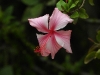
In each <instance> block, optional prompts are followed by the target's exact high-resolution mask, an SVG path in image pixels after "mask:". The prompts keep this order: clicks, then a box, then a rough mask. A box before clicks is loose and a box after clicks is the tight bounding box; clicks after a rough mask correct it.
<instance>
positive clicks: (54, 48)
mask: <svg viewBox="0 0 100 75" xmlns="http://www.w3.org/2000/svg"><path fill="white" fill-rule="evenodd" d="M37 37H38V40H39V44H40V47H41V46H43V45H45V46H44V47H42V48H41V49H42V50H41V54H42V56H48V55H49V53H51V57H52V59H54V57H55V54H56V53H57V52H58V50H59V49H60V48H61V46H60V45H59V44H58V43H57V42H56V39H55V37H54V36H53V35H52V36H50V35H49V34H46V35H37Z"/></svg>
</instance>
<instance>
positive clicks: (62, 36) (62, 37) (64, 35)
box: [55, 30, 72, 53]
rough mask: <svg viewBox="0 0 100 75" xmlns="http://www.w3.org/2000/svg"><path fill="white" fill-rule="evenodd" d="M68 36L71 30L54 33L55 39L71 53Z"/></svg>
mask: <svg viewBox="0 0 100 75" xmlns="http://www.w3.org/2000/svg"><path fill="white" fill-rule="evenodd" d="M70 36H71V30H68V31H57V32H56V33H55V37H56V40H57V42H58V44H59V45H60V46H62V47H63V48H65V49H66V51H67V52H68V53H72V50H71V47H70Z"/></svg>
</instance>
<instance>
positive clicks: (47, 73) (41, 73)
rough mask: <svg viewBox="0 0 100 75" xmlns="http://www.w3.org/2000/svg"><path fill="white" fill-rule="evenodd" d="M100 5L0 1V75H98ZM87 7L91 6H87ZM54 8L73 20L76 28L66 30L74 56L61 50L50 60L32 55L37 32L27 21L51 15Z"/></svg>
mask: <svg viewBox="0 0 100 75" xmlns="http://www.w3.org/2000/svg"><path fill="white" fill-rule="evenodd" d="M84 1H85V2H84ZM5 2H6V3H5ZM99 2H100V1H99V0H98V1H95V4H94V2H93V0H88V1H86V0H66V1H65V0H10V1H7V0H6V1H5V0H0V75H100V72H99V70H100V67H99V66H100V64H99V63H100V60H99V59H100V29H99V28H100V26H99V25H100V10H98V9H99V7H100V4H99ZM88 3H89V4H91V5H94V6H92V7H91V6H88V5H89V4H88ZM55 5H56V7H57V8H59V10H61V11H62V12H63V13H65V14H68V15H69V16H70V17H71V18H73V19H74V24H76V25H72V24H69V25H67V27H65V29H68V30H69V29H70V30H72V36H71V47H72V51H73V53H72V54H67V53H66V52H65V51H64V50H63V49H61V50H59V52H58V53H57V54H56V57H55V59H54V60H51V58H49V57H41V56H39V55H37V54H35V53H34V51H33V49H34V48H35V47H36V46H37V45H38V42H37V38H36V33H39V32H37V30H36V29H35V28H33V27H31V26H30V25H29V23H28V20H27V19H28V18H35V17H39V16H43V15H44V14H51V13H52V11H53V9H54V7H55ZM83 5H84V6H83ZM93 8H94V9H93ZM87 9H88V10H87ZM91 11H92V12H91ZM87 13H88V14H87ZM88 15H89V16H88ZM96 31H97V33H96ZM95 36H96V37H95ZM88 38H89V40H90V41H89V40H88ZM91 42H92V43H91ZM91 44H93V45H92V46H91ZM88 49H89V51H88ZM87 51H88V52H87ZM84 55H86V56H84ZM84 58H85V60H84ZM93 59H95V60H94V61H92V60H93ZM90 61H91V62H90ZM83 62H85V64H87V63H88V64H87V65H85V64H84V63H83ZM89 62H90V63H89Z"/></svg>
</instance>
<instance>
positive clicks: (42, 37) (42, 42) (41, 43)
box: [37, 34, 50, 56]
mask: <svg viewBox="0 0 100 75" xmlns="http://www.w3.org/2000/svg"><path fill="white" fill-rule="evenodd" d="M37 38H38V41H39V46H40V48H41V52H40V53H41V55H42V56H48V55H49V54H50V52H49V50H47V49H46V42H47V41H48V38H49V37H48V35H41V34H37Z"/></svg>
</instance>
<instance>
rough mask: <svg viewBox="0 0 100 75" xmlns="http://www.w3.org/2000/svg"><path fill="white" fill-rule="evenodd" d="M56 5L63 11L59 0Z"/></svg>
mask: <svg viewBox="0 0 100 75" xmlns="http://www.w3.org/2000/svg"><path fill="white" fill-rule="evenodd" d="M56 7H57V8H58V9H59V10H60V11H63V9H62V5H61V0H60V1H58V2H57V4H56Z"/></svg>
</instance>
